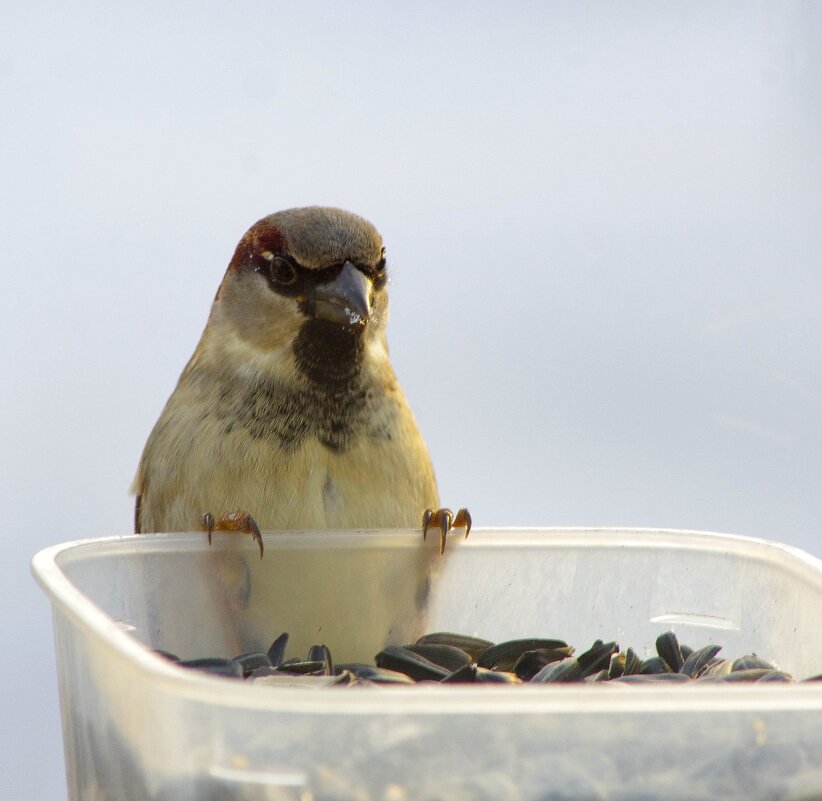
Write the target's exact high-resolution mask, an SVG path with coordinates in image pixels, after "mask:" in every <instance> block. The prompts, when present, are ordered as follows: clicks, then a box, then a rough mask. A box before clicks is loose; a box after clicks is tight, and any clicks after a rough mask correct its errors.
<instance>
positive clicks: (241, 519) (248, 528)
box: [201, 512, 263, 559]
mask: <svg viewBox="0 0 822 801" xmlns="http://www.w3.org/2000/svg"><path fill="white" fill-rule="evenodd" d="M201 524H202V527H203V531H207V532H208V544H209V545H211V532H212V531H241V532H243V533H244V534H250V535H251V537H252V539H253V540H254V541H255V542H256V543H257V545H258V547H259V548H260V559H262V558H263V538H262V537H261V536H260V528H259V526H258V525H257V523H256V522H255V520H254V518H253V517H252V516H251V515H250V514H248V513H247V512H228V513H227V514H224V515H222V516H221V517H220V518H218V519H217V520H215V519H214V515H212V514H211V512H206V513H205V514H204V515H203V517H202V520H201Z"/></svg>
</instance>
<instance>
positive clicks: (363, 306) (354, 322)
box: [310, 261, 371, 328]
mask: <svg viewBox="0 0 822 801" xmlns="http://www.w3.org/2000/svg"><path fill="white" fill-rule="evenodd" d="M310 308H311V311H312V313H313V315H314V317H316V318H317V319H319V320H328V321H329V322H332V323H337V324H338V325H343V326H345V327H346V328H358V327H362V326H364V325H365V324H366V322H368V315H369V313H370V311H371V281H370V279H369V278H368V277H367V276H365V275H364V274H363V273H361V272H360V271H359V270H358V269H357V268H356V267H355V266H354V265H353V264H352V263H351V262H350V261H347V262H345V264H343V268H342V270H341V271H340V274H339V275H338V276H337V277H336V278H335V279H334V280H333V281H329V282H328V283H327V284H320V285H319V286H317V287H316V288H315V289H314V291H313V292H312V293H311V303H310Z"/></svg>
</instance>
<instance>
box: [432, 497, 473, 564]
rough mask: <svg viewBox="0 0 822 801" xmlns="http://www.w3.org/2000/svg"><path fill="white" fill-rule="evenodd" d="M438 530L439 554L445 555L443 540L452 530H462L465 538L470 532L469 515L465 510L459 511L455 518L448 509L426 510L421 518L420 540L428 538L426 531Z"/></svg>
mask: <svg viewBox="0 0 822 801" xmlns="http://www.w3.org/2000/svg"><path fill="white" fill-rule="evenodd" d="M432 528H439V530H440V553H441V554H442V553H445V538H446V536H447V535H448V532H449V531H450V530H451V529H454V528H464V529H465V536H466V537H467V536H468V534H469V533H470V532H471V513H470V512H469V511H468V510H467V509H460V510H459V511H458V512H457V514H456V516H454V513H453V512H452V511H451V510H450V509H445V508H442V509H426V510H425V512H424V513H423V516H422V538H423V539H425V538H426V537H427V536H428V530H429V529H432Z"/></svg>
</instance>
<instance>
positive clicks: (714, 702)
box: [31, 526, 822, 715]
mask: <svg viewBox="0 0 822 801" xmlns="http://www.w3.org/2000/svg"><path fill="white" fill-rule="evenodd" d="M194 534H198V535H199V536H198V537H196V538H195V537H194V536H193V535H194ZM375 536H378V537H381V538H383V540H385V539H389V540H392V541H394V542H396V543H397V544H399V545H404V546H406V547H419V540H420V532H419V529H379V530H375V529H372V530H365V529H358V530H334V531H328V530H322V531H319V530H310V531H309V530H306V531H287V532H264V533H263V538H264V540H265V542H266V546H267V550H270V549H272V548H273V547H275V546H274V543H277V546H276V547H287V548H294V547H301V548H304V547H323V545H324V544H327V543H329V542H335V543H336V544H337V545H341V544H345V546H346V547H349V546H351V547H361V548H366V547H369V546H371V545H374V544H375V543H376V540H375ZM546 540H548V541H551V540H555V541H556V542H557V543H559V542H561V543H562V544H565V545H567V544H574V543H576V544H582V545H584V544H587V545H598V544H601V543H606V544H609V545H614V546H615V547H619V548H631V547H637V548H639V547H644V548H647V547H660V548H666V547H667V548H670V547H676V548H681V549H701V550H710V551H714V552H716V551H725V552H728V553H732V552H735V553H737V554H740V555H741V554H744V555H746V556H750V557H754V558H756V557H757V556H758V557H759V558H765V556H766V555H768V556H769V557H776V558H778V559H779V560H780V561H782V562H783V563H784V564H786V566H789V567H791V568H792V569H793V570H794V572H799V573H801V574H803V575H804V576H805V578H806V579H808V580H810V581H812V582H814V583H817V584H819V585H820V586H822V560H819V559H817V558H816V557H814V556H812V555H811V554H809V553H807V552H806V551H803V550H802V549H800V548H797V547H795V546H792V545H787V544H784V543H780V542H777V541H773V540H766V539H761V538H755V537H747V536H742V535H737V534H723V533H716V532H707V531H698V530H690V529H662V528H632V527H583V526H579V527H486V528H476V529H472V531H471V537H470V538H469V539H468V540H465V541H463V540H461V539H460V540H459V545H458V547H459V548H465V547H467V548H474V547H495V546H497V545H499V546H508V545H511V544H514V543H521V544H523V543H524V544H528V543H534V544H535V543H543V544H544V542H545V541H546ZM233 542H234V544H237V545H239V546H240V547H249V548H253V549H254V551H255V552H256V545H254V544H253V543H251V542H245V543H243V544H240V543H238V542H237V540H236V538H235V539H234V540H233ZM169 543H175V545H178V546H179V545H182V546H183V547H184V548H185V549H190V550H203V548H205V547H208V546H206V545H205V539H204V537H203V535H202V532H174V533H160V534H152V535H148V536H137V535H134V534H128V535H120V536H110V537H100V538H88V539H80V540H71V541H67V542H63V543H59V544H56V545H52V546H49V547H47V548H44V549H42V550H41V551H39V552H37V553H36V554H35V555H34V557H33V558H32V561H31V569H32V573H33V575H34V578H35V579H36V581H37V582H38V584H39V585H40V586H41V587H42V589H43V590H44V591H45V592H46V594H47V595H48V596H49V597H50V599H51V602H52V605H53V607H54V610H55V612H56V611H57V610H59V611H60V612H61V613H62V614H63V615H65V616H67V617H68V618H70V619H71V620H72V621H73V622H74V624H75V625H77V626H78V627H80V628H81V629H82V630H83V631H84V632H86V633H87V634H88V635H89V636H91V637H92V638H93V639H95V640H97V641H98V642H100V643H101V644H103V645H104V646H107V647H109V648H110V649H112V650H114V651H115V652H117V653H118V655H119V656H120V657H121V658H122V659H124V660H126V661H128V662H130V663H131V664H132V666H133V667H134V668H136V669H137V670H139V671H141V672H143V673H145V674H146V675H147V676H148V677H150V678H151V679H152V680H153V681H154V682H155V684H156V686H157V689H159V690H162V691H165V692H167V693H169V694H173V695H174V696H175V697H183V698H186V699H188V700H191V701H197V702H201V703H205V704H210V705H217V706H225V707H231V708H236V707H241V708H244V709H248V710H255V711H259V710H270V711H272V712H280V713H291V714H301V715H305V714H315V715H338V714H344V715H350V714H363V715H395V714H412V713H413V714H432V715H439V714H446V713H447V714H468V715H480V714H481V715H486V714H523V715H533V714H544V713H551V714H580V713H583V714H594V715H596V714H612V713H614V712H620V713H623V714H625V713H628V714H630V713H637V714H642V713H649V712H693V713H697V712H707V711H712V712H740V711H747V712H756V711H759V712H766V711H796V712H799V711H804V712H822V682H809V683H807V684H792V685H782V684H778V683H775V682H774V683H766V684H764V685H757V686H753V685H742V684H732V685H725V684H706V685H704V686H689V687H682V686H642V687H633V686H629V685H611V684H608V683H603V684H599V685H596V684H580V685H576V684H569V685H565V686H533V687H532V686H524V685H518V686H515V687H510V686H488V685H484V686H482V687H475V686H468V685H463V686H456V685H451V686H449V687H445V686H438V685H433V684H432V685H424V686H408V687H406V686H398V687H375V688H368V687H362V688H351V689H350V690H346V689H344V688H335V687H329V688H305V689H303V688H298V687H288V688H281V687H271V686H263V687H260V686H255V685H252V684H250V683H246V682H241V681H237V680H236V679H227V678H220V677H217V676H209V675H206V674H201V673H198V672H195V671H190V670H186V669H184V668H180V667H177V666H175V665H174V664H173V663H171V662H168V661H167V660H165V659H163V658H162V657H161V656H159V655H157V654H154V653H152V652H151V651H150V650H149V649H148V648H147V647H146V646H144V645H143V644H142V643H140V642H139V641H138V640H136V639H135V638H134V637H132V636H130V635H129V634H128V632H127V631H125V630H124V629H123V627H122V626H121V624H120V623H118V622H117V621H116V620H114V619H112V618H111V617H109V616H108V615H107V614H106V613H105V612H104V611H103V610H102V609H100V608H99V607H98V606H97V605H95V604H94V603H93V602H92V601H91V600H90V599H89V598H88V597H87V596H85V595H84V594H83V593H82V592H81V591H80V590H79V589H78V588H77V587H76V586H75V585H74V584H73V583H72V582H71V581H70V580H69V578H68V577H67V576H66V574H65V573H64V572H63V570H62V569H61V568H60V566H59V564H58V559H59V558H60V557H61V556H63V555H65V554H67V553H70V552H71V551H78V550H85V549H105V550H110V549H117V550H120V551H123V550H124V551H129V550H135V551H145V550H149V551H150V550H163V548H164V547H165V548H167V547H168V544H169ZM449 547H450V546H449ZM447 553H448V550H446V554H447Z"/></svg>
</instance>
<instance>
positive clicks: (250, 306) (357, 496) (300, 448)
mask: <svg viewBox="0 0 822 801" xmlns="http://www.w3.org/2000/svg"><path fill="white" fill-rule="evenodd" d="M387 280H388V276H387V269H386V260H385V248H384V247H383V243H382V239H381V237H380V235H379V233H377V231H376V229H375V228H374V227H373V226H372V225H371V224H370V223H369V222H367V221H366V220H364V219H363V218H361V217H358V216H356V215H354V214H351V213H350V212H347V211H343V210H341V209H334V208H320V207H309V208H297V209H289V210H287V211H280V212H277V213H276V214H272V215H270V216H268V217H264V218H263V219H262V220H260V221H259V222H257V223H255V224H254V225H253V226H251V228H250V229H249V230H248V231H247V233H246V234H245V236H243V238H242V239H241V240H240V243H239V245H238V246H237V249H236V251H235V252H234V256H233V258H232V259H231V262H230V263H229V265H228V269H227V271H226V273H225V277H224V278H223V280H222V283H221V284H220V287H219V289H218V290H217V295H216V297H215V299H214V303H213V305H212V307H211V314H210V316H209V318H208V323H207V324H206V327H205V330H204V331H203V335H202V337H201V339H200V342H199V344H198V345H197V348H196V350H195V351H194V355H193V356H192V357H191V359H190V361H189V362H188V364H187V365H186V367H185V369H184V370H183V373H182V375H181V376H180V379H179V381H178V383H177V387H176V388H175V390H174V392H173V393H172V395H171V397H170V398H169V400H168V402H167V403H166V406H165V408H164V409H163V411H162V413H161V415H160V418H159V420H158V421H157V423H156V425H155V426H154V429H153V431H152V432H151V435H150V436H149V438H148V442H147V443H146V446H145V449H144V451H143V455H142V458H141V460H140V465H139V467H138V470H137V477H136V479H135V481H134V485H133V491H134V492H135V493H136V495H137V499H136V506H135V530H136V532H137V533H144V532H152V531H191V530H193V529H197V528H202V529H204V530H206V531H208V534H209V541H210V540H211V532H212V531H213V530H218V531H220V530H222V531H230V530H237V531H247V532H250V533H252V534H253V535H254V538H255V539H256V540H257V542H258V544H259V547H260V555H261V556H262V539H261V538H260V534H259V529H260V528H262V529H325V528H391V527H409V526H413V525H419V520H420V515H421V514H423V531H424V533H427V531H428V529H429V528H432V527H436V528H439V529H440V534H441V548H443V547H444V543H445V535H446V533H447V531H448V530H449V528H450V527H451V526H452V524H454V526H461V527H464V528H465V529H466V536H467V533H468V530H470V515H468V513H467V511H466V510H460V511H459V512H458V514H457V516H456V518H454V516H453V515H452V513H451V512H450V510H448V509H440V508H438V507H439V498H438V493H437V485H436V481H435V479H434V470H433V468H432V466H431V460H430V457H429V455H428V450H427V448H426V446H425V442H424V441H423V439H422V436H421V435H420V432H419V429H418V428H417V424H416V421H415V420H414V416H413V414H412V413H411V409H410V408H409V406H408V402H407V401H406V399H405V395H404V394H403V392H402V389H401V388H400V386H399V384H398V383H397V378H396V376H395V375H394V371H393V369H392V368H391V363H390V362H389V359H388V346H387V343H386V333H385V329H386V322H387V319H388V292H387V287H386V284H387Z"/></svg>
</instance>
